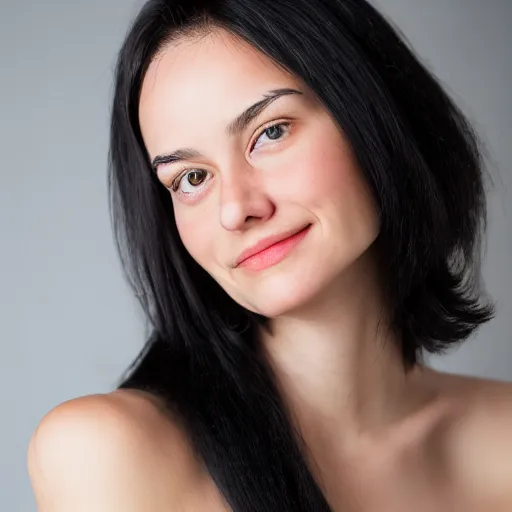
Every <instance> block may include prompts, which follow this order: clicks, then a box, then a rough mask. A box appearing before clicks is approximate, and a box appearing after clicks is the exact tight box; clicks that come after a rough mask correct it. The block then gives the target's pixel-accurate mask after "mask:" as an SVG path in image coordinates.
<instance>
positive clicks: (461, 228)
mask: <svg viewBox="0 0 512 512" xmlns="http://www.w3.org/2000/svg"><path fill="white" fill-rule="evenodd" d="M115 79H116V82H115V96H114V100H113V110H112V125H111V151H110V161H111V168H110V182H109V183H110V186H111V192H112V195H111V199H112V214H113V221H114V227H115V233H116V241H117V243H118V246H119V249H120V254H121V258H122V261H123V264H124V268H125V270H126V274H127V276H128V278H129V281H130V283H131V285H132V287H133V290H134V292H135V294H136V296H137V297H138V298H139V300H140V302H141V304H142V306H143V308H144V311H145V313H146V315H147V318H148V321H149V324H150V326H151V329H152V334H151V336H150V337H149V340H148V342H147V345H146V347H145V349H144V350H143V351H142V352H141V354H140V357H139V358H137V360H136V361H135V362H134V364H133V365H132V367H131V368H130V372H129V374H128V375H126V376H124V377H123V379H122V381H121V382H120V383H119V386H118V389H116V390H115V391H113V392H112V393H107V394H101V395H90V396H85V397H79V398H76V399H73V400H70V401H68V402H66V403H64V404H60V405H59V406H57V407H56V408H55V409H53V410H52V411H50V412H49V413H48V414H47V415H46V416H45V418H44V419H43V420H42V422H41V423H40V425H39V428H38V429H37V431H36V433H35V434H34V435H33V437H32V439H31V443H30V447H29V455H28V464H29V470H30V475H31V478H32V484H33V486H34V489H35V493H36V497H37V501H38V505H39V508H40V511H42V512H58V511H64V510H65V511H68V510H73V511H85V510H87V511H90V510H95V511H100V510H101V511H105V512H107V511H108V512H110V511H117V510H123V511H134V512H139V511H151V512H159V511H162V512H163V511H171V510H172V511H206V512H213V511H228V510H233V511H237V512H238V511H239V512H246V511H247V512H248V511H251V512H252V511H255V512H256V511H258V512H268V511H290V512H291V511H304V512H306V511H307V512H310V511H328V510H332V511H336V512H350V511H375V510H379V511H393V512H401V511H410V510H415V511H434V510H435V511H442V510H463V511H471V510H474V511H490V510H493V511H498V510H503V511H504V510H512V471H511V469H512V464H511V463H510V460H512V457H511V456H512V446H511V437H510V434H509V433H510V432H511V431H512V391H511V385H510V384H509V383H505V382H498V381H493V380H485V379H477V378H472V377H469V376H457V375H450V374H447V373H441V372H437V371H435V370H433V369H431V368H428V367H427V366H426V365H425V364H424V362H423V358H422V356H423V353H424V352H425V351H427V352H430V353H441V352H443V351H445V350H447V349H448V348H449V347H451V346H454V345H455V344H457V343H460V342H462V341H463V340H464V339H466V338H468V336H470V335H471V334H472V333H473V332H474V331H475V330H476V329H477V328H478V326H480V325H482V324H483V323H485V322H487V321H489V320H490V319H491V318H492V317H493V315H494V304H493V303H492V302H491V301H490V300H489V299H485V296H484V294H483V292H482V290H481V286H479V285H480V267H479V255H480V241H481V238H482V234H483V233H484V228H485V215H486V206H485V190H484V174H483V165H482V161H481V156H480V150H479V143H478V140H477V138H476V136H475V135H474V134H473V132H472V131H471V127H470V125H469V123H468V121H467V120H466V119H465V117H464V116H463V114H462V113H461V112H460V111H459V110H458V108H457V107H456V106H455V105H454V104H453V103H452V101H451V100H450V99H449V97H448V96H447V94H446V93H445V92H444V91H443V90H442V88H441V87H440V85H439V84H438V83H437V81H436V79H435V78H434V77H433V76H432V75H431V74H429V72H427V71H426V70H425V68H424V67H423V66H422V65H421V64H420V63H419V62H418V60H417V59H416V58H415V57H414V56H413V54H412V53H411V50H409V49H408V48H407V46H406V45H405V44H404V42H402V41H401V40H400V39H399V37H398V36H397V35H396V33H395V31H394V30H393V29H392V28H391V26H390V25H389V24H388V23H387V22H386V21H385V20H384V19H383V17H382V16H381V15H380V14H378V13H377V12H376V11H375V10H374V8H372V7H371V6H370V5H369V4H367V3H366V2H364V1H363V0H358V1H356V0H316V1H311V0H294V1H293V2H285V1H276V0H271V1H270V0H262V1H259V2H254V1H252V0H237V1H227V0H224V1H222V0H219V1H214V2H201V1H199V0H196V1H190V0H189V1H187V2H179V1H171V0H167V1H165V0H150V1H149V2H147V3H146V4H145V5H144V7H143V8H142V10H141V12H140V14H139V15H138V17H137V19H136V20H135V22H134V24H133V26H132V27H131V30H130V32H129V34H128V35H127V37H126V40H125V42H124V44H123V46H122V49H121V52H120V54H119V59H118V64H117V69H116V77H115Z"/></svg>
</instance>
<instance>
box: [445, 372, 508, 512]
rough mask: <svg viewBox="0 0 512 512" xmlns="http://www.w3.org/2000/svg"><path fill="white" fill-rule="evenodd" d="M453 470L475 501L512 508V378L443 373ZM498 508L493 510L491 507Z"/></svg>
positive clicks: (456, 478)
mask: <svg viewBox="0 0 512 512" xmlns="http://www.w3.org/2000/svg"><path fill="white" fill-rule="evenodd" d="M442 375H443V377H442V378H443V379H444V380H445V397H446V399H447V403H448V404H449V405H450V406H449V407H448V408H447V411H449V412H448V416H449V421H448V424H449V428H448V429H447V431H446V434H447V439H446V441H447V442H446V447H447V449H448V451H449V460H450V465H451V467H452V474H453V475H454V477H455V480H456V482H457V484H458V486H459V485H460V486H461V487H460V488H461V489H464V490H465V491H467V493H468V494H467V495H468V497H469V498H470V500H473V503H475V502H476V501H478V502H481V503H485V504H487V506H488V508H487V510H493V511H496V512H500V511H511V510H512V382H507V381H501V380H496V379H489V378H482V377H473V376H465V375H453V374H442ZM491 507H492V508H491Z"/></svg>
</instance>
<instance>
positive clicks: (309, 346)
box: [262, 256, 423, 447]
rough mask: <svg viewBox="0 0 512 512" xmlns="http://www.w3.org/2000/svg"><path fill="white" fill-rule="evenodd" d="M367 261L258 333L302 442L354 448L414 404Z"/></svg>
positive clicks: (413, 374) (414, 375) (411, 382)
mask: <svg viewBox="0 0 512 512" xmlns="http://www.w3.org/2000/svg"><path fill="white" fill-rule="evenodd" d="M384 306H385V301H384V298H383V296H382V293H381V286H379V283H378V280H377V271H376V270H375V266H373V265H372V262H371V260H370V257H369V256H367V257H366V258H365V257H363V258H361V259H359V260H358V261H357V262H356V263H355V264H354V265H353V266H352V267H351V268H350V269H347V271H346V272H345V273H344V274H343V276H341V277H340V278H339V280H338V281H336V282H333V283H332V284H331V286H330V288H329V289H328V290H326V291H325V293H323V295H322V297H317V298H316V299H315V301H314V303H313V302H312V303H309V304H308V305H307V306H302V307H301V309H300V311H299V310H294V311H293V312H288V313H287V314H286V315H285V316H282V317H279V318H275V319H273V320H272V321H271V323H270V327H271V329H270V333H271V334H270V333H269V332H266V331H264V332H262V342H263V348H264V351H265V353H266V356H267V357H268V360H269V362H270V364H271V366H272V368H273V370H274V372H275V374H276V377H277V383H278V386H279V387H280V391H281V393H282V394H283V396H284V398H285V401H286V402H287V404H288V406H289V407H290V410H291V412H292V415H293V416H294V417H295V418H296V421H297V423H298V425H299V426H300V430H301V431H302V433H303V434H304V437H311V436H313V437H315V438H323V439H326V440H327V439H328V440H329V442H334V443H336V445H337V446H340V447H342V446H354V444H355V443H354V442H355V441H359V440H361V439H362V438H373V437H377V436H378V435H379V434H380V433H382V432H383V431H384V430H385V429H387V428H389V427H391V426H392V425H393V424H396V423H397V422H399V421H400V420H401V419H403V418H404V417H405V416H406V415H407V414H408V413H410V412H411V411H412V410H413V409H414V408H415V407H417V404H418V387H417V386H416V385H415V383H416V382H417V381H418V376H419V374H421V372H422V370H423V369H422V367H421V366H418V367H417V368H415V369H414V370H412V371H410V372H409V373H406V372H405V369H404V365H403V362H402V356H401V352H400V345H399V343H398V337H397V335H396V334H394V333H392V332H391V331H390V330H389V329H388V328H387V327H388V323H387V317H386V308H385V307H384Z"/></svg>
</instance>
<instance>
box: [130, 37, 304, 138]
mask: <svg viewBox="0 0 512 512" xmlns="http://www.w3.org/2000/svg"><path fill="white" fill-rule="evenodd" d="M298 86H299V81H298V80H297V79H295V78H294V77H293V76H292V75H290V74H289V73H287V72H286V71H285V70H283V69H281V68H280V67H278V66H277V65H275V64H274V63H273V62H272V61H271V60H270V59H268V58H267V57H266V56H265V55H263V54H261V53H260V52H258V51H257V50H256V49H254V48H253V47H251V46H250V45H248V44H247V43H244V42H242V41H240V40H239V39H238V38H236V37H235V36H232V35H231V34H227V33H225V32H218V33H215V34H212V35H208V36H206V37H203V38H201V39H195V40H189V39H187V40H180V41H179V42H178V43H176V42H173V43H171V44H169V45H168V46H166V47H165V48H164V49H163V50H162V51H161V52H160V53H159V54H158V55H157V56H156V57H155V58H154V59H153V61H152V62H151V63H150V65H149V67H148V70H147V72H146V74H145V76H144V80H143V84H142V90H141V96H140V102H139V119H140V124H141V129H142V131H143V133H144V134H145V135H147V136H148V137H149V136H150V134H151V133H152V132H154V130H155V128H156V127H162V126H163V125H165V124H166V123H167V122H168V121H169V120H170V119H173V120H174V122H175V123H176V122H178V123H179V122H180V121H185V120H186V119H187V118H190V117H193V118H194V119H197V117H196V114H200V116H201V118H203V119H205V118H214V119H219V118H220V120H221V122H222V121H225V122H226V124H227V122H229V120H231V119H232V118H233V116H234V115H236V114H238V113H239V112H241V111H242V110H243V109H244V108H246V107H247V106H248V103H249V102H251V100H254V101H255V100H257V99H259V98H260V97H261V95H262V93H263V92H265V91H267V90H270V89H274V88H279V87H295V88H296V87H298ZM196 128H197V126H196Z"/></svg>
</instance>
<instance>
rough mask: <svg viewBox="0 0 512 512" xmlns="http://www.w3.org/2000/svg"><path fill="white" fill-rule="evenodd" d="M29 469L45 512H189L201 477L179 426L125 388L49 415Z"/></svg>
mask: <svg viewBox="0 0 512 512" xmlns="http://www.w3.org/2000/svg"><path fill="white" fill-rule="evenodd" d="M27 465H28V471H29V476H30V480H31V483H32V487H33V490H34V493H35V497H36V500H37V504H38V510H39V511H40V512H50V511H51V512H60V511H63V512H64V511H68V510H74V511H76V512H81V511H85V510H88V511H89V510H102V511H110V510H112V511H114V510H125V511H130V512H142V511H146V510H152V511H159V510H162V511H164V510H169V505H171V504H172V505H175V506H176V508H175V509H176V510H183V511H185V510H189V508H187V506H188V505H189V503H185V502H184V498H185V496H186V495H187V494H189V492H190V489H191V487H192V486H193V485H194V482H195V481H196V474H197V467H196V465H195V463H194V460H193V457H192V455H191V452H190V448H189V445H188V444H187V443H186V442H185V439H184V435H183V432H182V431H181V429H180V428H179V426H178V425H177V424H176V423H174V422H172V421H170V419H169V417H168V416H166V415H165V414H164V413H163V411H162V409H161V408H160V407H159V406H158V403H157V401H156V400H154V399H151V398H150V397H149V395H145V394H144V393H142V392H140V393H138V392H132V391H125V390H123V391H115V392H113V393H109V394H97V395H87V396H83V397H79V398H74V399H72V400H69V401H66V402H64V403H62V404H59V405H58V406H56V407H55V408H54V409H52V410H51V411H49V412H48V413H47V414H46V415H45V416H44V417H43V419H42V420H41V422H40V423H39V425H38V426H37V428H36V429H35V431H34V432H33V434H32V436H31V438H30V442H29V446H28V450H27Z"/></svg>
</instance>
